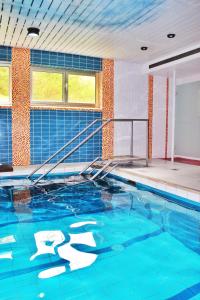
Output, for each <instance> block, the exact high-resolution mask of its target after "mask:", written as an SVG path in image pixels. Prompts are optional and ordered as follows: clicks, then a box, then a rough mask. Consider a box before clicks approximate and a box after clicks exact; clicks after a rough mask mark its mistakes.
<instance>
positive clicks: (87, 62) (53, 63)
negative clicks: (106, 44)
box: [31, 49, 102, 72]
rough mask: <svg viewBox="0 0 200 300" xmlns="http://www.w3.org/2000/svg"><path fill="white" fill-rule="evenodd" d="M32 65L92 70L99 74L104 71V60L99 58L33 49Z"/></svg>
mask: <svg viewBox="0 0 200 300" xmlns="http://www.w3.org/2000/svg"><path fill="white" fill-rule="evenodd" d="M31 64H32V65H36V66H41V67H42V66H46V67H55V68H65V69H74V70H84V71H87V70H90V71H96V72H98V71H101V70H102V59H101V58H98V57H90V56H83V55H75V54H65V53H59V52H50V51H41V50H33V49H32V50H31Z"/></svg>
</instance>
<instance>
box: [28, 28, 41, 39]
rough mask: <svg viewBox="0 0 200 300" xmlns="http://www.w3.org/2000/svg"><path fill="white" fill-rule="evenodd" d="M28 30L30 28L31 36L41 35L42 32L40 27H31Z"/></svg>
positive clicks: (29, 34) (29, 33)
mask: <svg viewBox="0 0 200 300" xmlns="http://www.w3.org/2000/svg"><path fill="white" fill-rule="evenodd" d="M27 30H28V36H30V37H36V36H39V33H40V29H39V28H35V27H29V28H28V29H27Z"/></svg>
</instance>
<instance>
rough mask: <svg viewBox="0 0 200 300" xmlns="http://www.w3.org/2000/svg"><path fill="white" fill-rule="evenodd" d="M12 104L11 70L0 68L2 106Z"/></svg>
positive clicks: (4, 67)
mask: <svg viewBox="0 0 200 300" xmlns="http://www.w3.org/2000/svg"><path fill="white" fill-rule="evenodd" d="M8 104H10V70H9V67H8V66H0V105H8Z"/></svg>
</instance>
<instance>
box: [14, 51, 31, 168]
mask: <svg viewBox="0 0 200 300" xmlns="http://www.w3.org/2000/svg"><path fill="white" fill-rule="evenodd" d="M12 149H13V165H14V166H27V165H29V164H30V50H29V49H24V48H12Z"/></svg>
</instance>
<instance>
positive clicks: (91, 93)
mask: <svg viewBox="0 0 200 300" xmlns="http://www.w3.org/2000/svg"><path fill="white" fill-rule="evenodd" d="M95 86H96V84H95V76H91V75H83V74H82V75H79V74H68V103H79V104H93V105H94V104H95V102H96V99H95V98H96V96H95V90H96V87H95Z"/></svg>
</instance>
